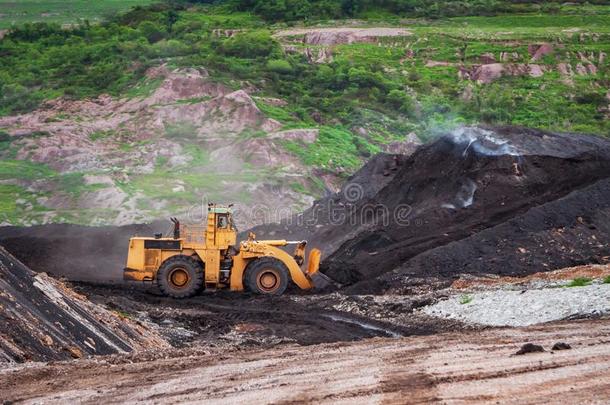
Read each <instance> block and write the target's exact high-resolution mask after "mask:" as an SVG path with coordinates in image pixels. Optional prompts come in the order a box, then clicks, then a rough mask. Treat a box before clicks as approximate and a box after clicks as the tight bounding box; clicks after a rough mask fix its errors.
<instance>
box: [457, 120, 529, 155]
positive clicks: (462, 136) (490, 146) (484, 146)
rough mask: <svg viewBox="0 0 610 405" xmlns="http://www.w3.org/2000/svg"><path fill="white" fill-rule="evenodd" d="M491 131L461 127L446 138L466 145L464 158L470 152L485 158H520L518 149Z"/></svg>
mask: <svg viewBox="0 0 610 405" xmlns="http://www.w3.org/2000/svg"><path fill="white" fill-rule="evenodd" d="M495 135H496V134H494V133H493V132H491V131H487V130H485V129H481V128H476V127H460V128H457V129H455V130H453V131H452V132H451V133H449V134H448V135H446V136H445V137H446V138H447V139H449V140H450V141H452V142H453V143H455V144H458V145H465V147H464V152H463V153H462V156H467V155H468V153H469V151H473V152H474V153H477V154H479V155H485V156H505V155H508V156H520V153H519V152H518V151H517V149H516V148H515V147H514V146H513V145H511V144H510V143H508V141H506V140H504V139H500V138H498V137H497V136H495Z"/></svg>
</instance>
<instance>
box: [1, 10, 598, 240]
mask: <svg viewBox="0 0 610 405" xmlns="http://www.w3.org/2000/svg"><path fill="white" fill-rule="evenodd" d="M172 7H173V8H172ZM240 7H241V6H240ZM261 7H262V6H261ZM367 10H369V9H367ZM401 10H402V9H401ZM267 11H269V10H267ZM267 11H265V10H263V9H261V8H256V9H253V10H249V9H247V7H246V8H244V7H241V8H239V7H238V9H232V8H231V7H229V6H226V5H225V6H188V7H185V6H179V7H177V6H168V5H163V4H161V5H155V6H151V7H148V8H139V9H134V10H132V11H131V12H129V13H126V14H122V15H119V16H117V17H114V18H113V19H112V20H110V21H109V22H107V23H102V24H101V25H83V26H78V27H73V28H70V29H67V28H60V27H58V26H53V25H45V24H39V25H33V26H22V27H17V28H14V29H13V30H12V31H10V32H8V33H6V35H5V36H4V38H3V39H0V54H1V55H2V59H1V61H0V191H2V193H1V195H2V197H1V198H0V207H2V218H0V221H1V223H3V224H5V225H6V224H12V225H34V224H43V223H51V222H70V223H81V224H94V225H100V224H114V225H122V224H129V223H134V222H146V221H150V220H153V219H155V218H161V217H166V216H168V215H170V214H172V215H180V216H183V217H189V218H191V219H195V220H196V219H197V218H199V216H200V214H201V207H202V206H204V205H205V203H206V202H207V201H223V202H235V203H237V205H238V210H239V225H240V226H241V227H242V229H244V228H245V227H249V226H251V225H255V224H258V223H261V222H270V221H277V220H279V219H281V218H284V217H288V216H290V215H291V214H292V213H294V212H295V211H297V212H298V211H301V210H302V209H303V208H305V207H307V206H309V205H310V204H311V203H312V202H313V200H314V198H319V197H322V196H324V195H328V194H330V193H332V192H336V191H337V190H338V189H339V185H340V184H341V183H342V182H343V181H344V180H345V178H347V177H348V176H349V175H350V174H352V173H353V172H355V171H356V170H357V169H358V168H359V167H360V166H361V165H362V164H363V162H365V161H366V160H368V159H369V158H370V157H371V156H372V155H373V154H375V153H378V152H381V151H385V152H390V153H401V154H409V153H411V152H412V151H413V150H414V148H415V146H416V145H417V144H419V143H420V140H427V139H429V138H432V137H435V136H436V135H437V134H439V133H442V132H446V131H447V130H449V129H451V128H453V127H455V126H456V125H461V124H463V123H468V122H474V123H478V122H485V123H494V124H497V123H513V124H520V125H526V126H532V127H541V128H547V129H553V130H561V131H565V130H569V131H574V132H577V131H578V132H590V133H597V134H599V135H607V134H608V133H610V127H609V126H608V123H609V122H610V115H609V114H610V84H609V83H610V78H609V76H608V74H609V73H608V72H609V62H608V59H607V55H608V53H609V52H610V29H609V28H608V27H610V17H609V15H610V8H609V7H608V6H602V5H598V6H591V5H582V6H578V5H563V6H561V7H559V8H557V9H553V12H554V13H556V14H554V15H550V14H548V13H543V12H540V10H536V9H530V8H528V9H527V11H528V13H526V14H506V13H507V12H508V11H510V10H509V9H506V10H505V11H504V14H499V15H495V16H491V17H490V16H488V17H480V16H477V15H476V14H477V12H474V11H472V13H474V15H472V16H466V17H453V18H441V19H436V20H428V19H425V18H422V17H421V16H420V15H419V14H417V13H414V14H409V13H410V11H409V10H407V9H405V10H403V11H400V10H399V11H400V12H399V11H396V12H395V13H394V14H392V13H390V14H384V15H383V16H381V17H379V16H375V17H369V16H368V14H366V12H365V10H364V9H362V10H361V11H360V14H359V15H360V16H362V17H363V18H366V19H363V20H353V19H352V20H346V21H343V22H341V23H337V22H336V21H327V20H324V19H323V18H324V16H320V18H321V20H319V21H317V22H316V23H315V24H314V23H313V22H312V21H307V24H306V25H305V24H302V23H299V22H296V23H295V22H291V23H290V24H291V25H293V26H292V27H288V26H287V25H286V24H284V23H283V22H282V18H288V17H286V16H284V15H283V14H278V15H277V16H276V17H277V18H275V17H274V18H273V23H271V22H269V21H265V20H263V18H266V19H267V20H269V15H267V14H265V13H266V12H267ZM369 11H370V10H369ZM468 13H471V12H468ZM468 13H466V14H468ZM472 13H471V14H472ZM293 17H294V16H292V17H290V19H292V20H293V19H294V18H293ZM415 17H417V18H415ZM278 18H279V22H278ZM294 25H296V27H295V26H294Z"/></svg>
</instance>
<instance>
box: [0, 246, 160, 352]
mask: <svg viewBox="0 0 610 405" xmlns="http://www.w3.org/2000/svg"><path fill="white" fill-rule="evenodd" d="M0 309H1V312H0V319H1V322H0V362H14V361H17V362H22V361H27V360H34V361H48V360H59V359H68V358H71V357H75V358H79V357H83V356H86V355H93V354H111V353H124V352H129V351H132V350H134V349H139V348H165V347H168V344H167V343H166V342H165V341H164V340H163V339H162V338H160V337H159V336H158V335H157V334H156V333H154V332H152V331H150V330H149V329H147V328H146V327H144V326H142V325H141V324H138V323H135V322H131V321H129V320H126V319H121V318H120V317H119V316H118V315H117V314H114V313H111V312H109V311H107V310H105V309H103V308H102V307H99V306H97V305H94V304H93V303H91V302H89V301H87V300H86V299H85V298H84V297H82V296H79V295H77V294H76V293H74V292H72V291H70V290H69V289H67V288H66V287H65V286H64V285H63V284H62V283H60V282H58V281H56V280H54V279H52V278H51V277H49V276H47V275H46V274H36V273H34V272H33V271H31V270H30V269H28V268H27V267H26V266H25V265H23V264H22V263H20V262H19V261H18V260H17V259H15V258H14V257H13V256H11V255H10V254H9V253H8V252H6V251H5V250H4V249H3V248H0Z"/></svg>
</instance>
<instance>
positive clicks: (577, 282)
mask: <svg viewBox="0 0 610 405" xmlns="http://www.w3.org/2000/svg"><path fill="white" fill-rule="evenodd" d="M591 281H592V280H591V279H590V278H588V277H578V278H575V279H574V280H572V281H570V282H569V283H568V284H566V287H584V286H587V285H589V284H591Z"/></svg>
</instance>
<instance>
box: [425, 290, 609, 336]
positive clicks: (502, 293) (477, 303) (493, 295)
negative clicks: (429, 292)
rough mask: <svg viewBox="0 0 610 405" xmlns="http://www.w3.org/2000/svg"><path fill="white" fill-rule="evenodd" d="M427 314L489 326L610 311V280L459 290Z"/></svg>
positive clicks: (519, 324) (434, 305)
mask: <svg viewBox="0 0 610 405" xmlns="http://www.w3.org/2000/svg"><path fill="white" fill-rule="evenodd" d="M422 311H423V312H424V313H426V314H428V315H432V316H436V317H440V318H449V319H455V320H460V321H463V322H467V323H474V324H480V325H490V326H527V325H534V324H538V323H544V322H550V321H555V320H560V319H566V318H577V317H590V316H599V315H603V314H609V313H610V284H592V285H588V286H584V287H571V288H568V287H566V288H543V289H533V290H522V291H509V290H494V291H484V292H476V293H472V294H459V295H454V296H451V297H450V298H448V299H446V300H443V301H439V302H437V303H436V304H433V305H429V306H427V307H424V308H422Z"/></svg>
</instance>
